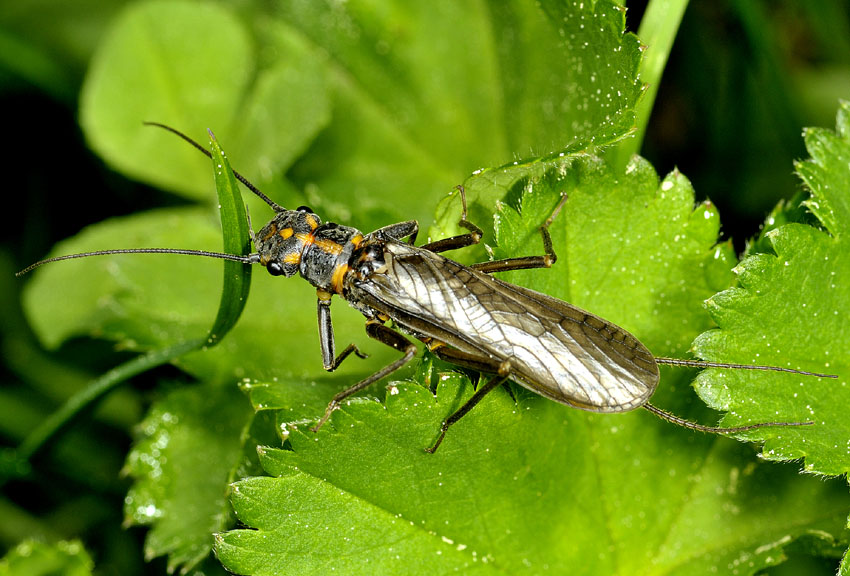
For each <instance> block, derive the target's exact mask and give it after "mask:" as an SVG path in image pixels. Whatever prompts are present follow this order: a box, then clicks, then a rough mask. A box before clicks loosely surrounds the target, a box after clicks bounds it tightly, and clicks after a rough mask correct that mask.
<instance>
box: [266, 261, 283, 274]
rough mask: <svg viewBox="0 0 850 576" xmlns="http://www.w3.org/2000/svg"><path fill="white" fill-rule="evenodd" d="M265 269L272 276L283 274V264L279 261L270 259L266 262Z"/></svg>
mask: <svg viewBox="0 0 850 576" xmlns="http://www.w3.org/2000/svg"><path fill="white" fill-rule="evenodd" d="M266 270H268V271H269V274H271V275H272V276H283V266H282V265H281V263H280V262H277V261H274V260H272V261H271V262H269V263H268V264H266Z"/></svg>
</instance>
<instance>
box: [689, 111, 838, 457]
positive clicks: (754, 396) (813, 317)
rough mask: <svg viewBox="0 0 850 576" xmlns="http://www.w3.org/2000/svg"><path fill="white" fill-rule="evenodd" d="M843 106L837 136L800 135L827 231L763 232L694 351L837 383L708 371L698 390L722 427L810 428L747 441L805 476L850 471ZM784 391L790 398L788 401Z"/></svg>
mask: <svg viewBox="0 0 850 576" xmlns="http://www.w3.org/2000/svg"><path fill="white" fill-rule="evenodd" d="M847 114H848V105H847V104H846V103H845V104H842V108H841V110H840V112H839V115H838V130H837V132H829V131H826V130H821V129H809V130H807V131H806V136H805V138H806V146H807V148H808V150H809V153H810V154H811V155H812V158H811V159H810V160H807V161H805V162H800V163H798V164H797V171H798V174H799V175H800V177H801V178H802V179H803V182H804V183H805V184H806V186H807V187H808V188H809V190H810V191H811V194H812V197H811V199H809V200H807V201H806V202H805V205H806V206H807V207H808V208H809V209H810V210H811V211H812V213H813V214H814V215H815V216H816V217H817V218H818V219H819V220H820V222H821V223H822V224H823V225H824V227H825V228H826V230H818V229H816V228H812V227H810V226H805V225H801V224H795V223H790V224H786V225H784V226H780V227H778V228H775V229H772V230H770V231H769V232H768V233H767V234H766V235H765V238H766V240H767V241H768V242H769V243H770V244H769V246H770V249H771V252H770V253H761V254H754V255H752V256H750V257H749V258H747V259H745V260H744V261H743V262H741V265H740V266H739V267H738V269H737V273H738V276H739V283H740V286H739V287H737V288H734V289H731V290H728V291H725V292H721V293H720V294H718V295H717V296H715V297H713V298H712V299H711V300H710V301H709V304H708V309H709V311H710V312H711V314H712V317H713V318H714V320H715V322H716V323H717V324H718V326H719V329H718V330H714V331H711V332H708V333H706V334H704V335H703V336H702V337H701V338H700V339H699V341H698V343H697V352H698V354H699V355H700V356H701V357H704V358H707V359H715V360H716V359H717V358H720V357H722V358H724V361H732V362H736V361H737V362H744V363H756V362H757V363H760V364H769V365H776V366H783V367H791V368H797V369H804V370H811V371H816V372H821V373H827V374H837V375H838V378H837V379H826V378H823V379H819V378H811V377H796V378H793V379H792V381H791V386H790V387H788V386H785V385H784V384H780V382H786V381H787V380H788V378H787V377H785V378H783V377H781V376H779V375H771V374H752V373H744V372H732V373H730V372H721V373H717V372H715V371H708V372H706V373H705V374H704V375H702V376H701V378H700V380H699V385H698V389H699V392H700V395H701V396H702V397H703V398H704V399H705V400H706V402H707V403H708V404H709V405H711V406H715V407H719V408H722V409H724V410H729V411H730V412H732V413H734V414H735V415H739V416H738V417H736V416H735V415H733V414H732V413H730V415H728V416H727V417H726V418H724V421H723V422H724V424H726V425H732V424H733V423H734V422H737V421H739V420H740V419H741V417H745V418H747V419H748V420H749V419H756V420H758V419H762V420H765V419H767V420H776V419H777V418H778V419H781V420H786V419H787V420H790V421H812V422H814V425H813V426H809V427H806V428H798V429H789V430H787V431H783V433H782V434H781V440H780V439H779V438H778V437H777V438H770V437H771V436H774V434H763V433H762V432H764V431H756V432H753V433H752V434H749V435H748V437H751V438H754V439H766V438H768V439H767V441H766V442H765V445H764V450H763V455H764V457H766V458H768V459H787V458H805V462H806V470H807V471H810V472H815V473H820V474H844V473H846V472H847V471H848V470H850V453H848V449H847V442H848V438H850V424H848V421H847V418H846V408H845V407H846V406H848V405H850V390H848V387H847V385H846V381H847V380H848V378H850V376H848V374H850V365H848V363H847V361H846V359H845V357H846V354H845V350H846V349H847V347H848V345H850V331H848V327H847V322H846V319H847V317H848V313H850V309H848V305H847V303H848V302H850V292H848V289H847V286H846V285H845V284H843V283H842V282H841V280H840V278H841V277H842V275H844V274H845V273H846V272H845V269H846V268H847V267H848V266H850V261H848V249H847V247H846V246H845V244H846V240H845V236H846V235H847V234H846V231H847V229H848V225H850V210H848V206H850V201H848V198H850V173H848V170H847V166H848V162H850V130H848V129H847ZM779 386H782V387H783V388H784V389H785V390H787V393H786V394H784V395H776V396H774V395H772V394H771V396H770V397H769V398H766V397H765V396H764V395H763V394H762V391H763V390H765V389H766V388H767V389H770V390H771V391H773V390H776V389H777V388H778V387H779ZM789 394H790V396H789Z"/></svg>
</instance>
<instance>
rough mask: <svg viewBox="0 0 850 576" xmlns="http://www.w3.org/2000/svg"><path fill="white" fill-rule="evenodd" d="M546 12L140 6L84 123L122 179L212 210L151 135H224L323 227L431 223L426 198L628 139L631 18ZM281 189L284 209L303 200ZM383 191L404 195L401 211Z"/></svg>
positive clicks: (86, 102)
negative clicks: (329, 221) (476, 178)
mask: <svg viewBox="0 0 850 576" xmlns="http://www.w3.org/2000/svg"><path fill="white" fill-rule="evenodd" d="M543 8H544V10H543V11H541V10H540V9H539V8H537V7H535V6H534V5H533V4H530V3H527V2H511V3H508V4H505V3H493V4H492V5H487V6H478V7H473V6H471V5H457V4H454V3H440V4H436V5H435V4H429V5H427V6H416V5H411V4H410V3H403V2H397V1H395V2H388V3H386V4H385V5H384V8H383V9H382V10H374V9H373V7H372V6H371V5H367V4H364V3H361V2H348V3H345V4H333V3H316V2H305V1H303V0H302V1H298V2H288V3H284V4H279V5H274V6H273V7H271V8H270V12H269V13H264V14H263V15H262V17H261V18H258V19H255V18H253V14H252V15H249V14H248V13H238V12H235V11H232V10H227V9H225V8H223V7H221V6H219V5H215V4H197V3H190V2H161V1H155V2H142V3H137V4H134V5H132V6H131V7H130V8H128V9H127V10H126V11H125V13H124V14H123V15H122V17H121V18H120V19H118V21H117V22H116V24H115V26H114V28H113V29H112V30H111V32H110V34H109V36H108V38H107V39H106V40H105V41H104V42H103V43H102V45H101V46H100V48H99V49H98V52H97V54H96V56H95V59H94V62H93V65H92V67H91V71H90V73H89V74H88V76H87V78H86V83H85V87H84V92H83V102H82V122H83V126H84V127H85V129H86V133H87V136H88V138H89V140H90V141H91V143H92V145H93V147H94V148H95V149H96V150H97V151H98V152H99V153H100V154H101V155H103V156H104V158H106V159H107V160H108V161H109V162H110V163H111V164H113V165H114V166H116V167H118V168H119V169H121V170H122V171H123V172H125V173H127V174H129V175H132V176H133V177H135V178H138V179H140V180H143V181H146V182H151V183H154V184H156V185H158V186H163V187H167V188H169V189H172V190H175V191H178V192H180V193H182V194H187V195H189V196H191V197H193V198H204V197H205V192H204V188H203V187H201V183H202V182H204V180H203V179H202V178H200V176H201V169H200V166H201V164H200V159H199V158H193V157H192V156H193V152H192V151H191V150H188V149H186V148H185V147H183V146H181V144H180V143H178V142H174V143H165V144H163V143H162V141H161V140H160V138H159V136H158V135H156V134H152V133H150V131H145V130H142V129H141V128H140V123H141V121H143V120H155V121H160V122H164V123H167V124H170V125H174V126H176V127H178V128H180V129H181V130H184V131H186V132H187V133H189V134H197V133H199V132H200V131H201V130H202V129H204V128H207V127H211V128H214V129H215V131H216V133H217V134H218V135H219V137H220V138H221V139H222V141H226V142H228V143H229V144H228V149H229V151H230V154H231V155H232V156H233V157H234V158H239V159H240V171H242V172H243V173H245V174H246V175H247V176H249V177H250V178H251V179H252V180H254V181H255V183H257V184H259V185H260V186H261V187H263V188H268V189H270V190H272V191H273V193H274V194H277V195H280V188H281V184H280V183H279V182H278V180H279V178H280V176H281V174H282V173H283V172H285V171H287V170H288V176H289V178H290V180H291V182H292V183H293V184H295V186H296V187H297V188H298V189H302V190H304V191H305V192H306V193H307V198H308V200H309V201H310V203H311V204H313V207H314V208H316V209H318V210H319V211H320V212H323V213H330V214H332V215H334V216H335V217H339V218H342V219H344V220H349V219H353V218H357V219H358V220H357V222H358V223H360V224H361V225H363V226H364V227H366V226H377V225H378V224H386V223H388V222H389V221H390V220H400V219H402V218H410V217H415V218H418V219H423V220H424V221H427V219H430V217H431V209H430V208H428V207H427V206H428V204H427V203H423V202H421V198H423V197H431V198H433V197H435V195H438V194H440V193H441V192H443V191H445V190H448V189H450V188H451V186H453V185H454V184H457V182H459V181H460V180H461V179H462V177H463V175H464V174H468V173H469V172H471V171H472V170H474V169H475V168H478V167H479V166H482V165H489V164H493V163H496V162H502V161H504V159H505V158H510V157H511V155H512V154H516V153H520V154H524V155H530V154H533V155H541V154H548V153H556V152H558V151H560V150H563V149H565V148H569V147H587V146H589V145H598V146H601V145H604V144H606V143H608V142H610V141H612V140H616V139H618V138H621V137H622V136H623V135H624V134H626V133H627V132H628V131H629V130H630V128H631V126H632V123H633V120H634V114H633V109H634V106H635V104H636V101H637V99H638V97H639V95H640V92H641V85H640V83H639V82H638V81H637V68H638V65H639V61H640V50H639V42H638V41H637V38H636V37H634V36H633V35H631V34H624V26H625V16H624V12H623V10H622V9H620V8H619V7H617V6H616V5H615V4H613V3H611V2H609V1H601V2H597V3H596V4H595V5H591V3H586V4H579V3H575V4H570V5H568V6H560V5H559V4H556V3H545V4H544V6H543ZM447 39H450V40H447ZM600 54H604V55H605V60H604V61H601V60H599V55H600ZM532 62H533V63H534V66H530V65H529V64H530V63H532ZM494 87H497V90H495V91H494ZM284 188H285V189H286V190H287V196H286V197H283V198H280V201H281V203H282V204H284V205H289V204H292V203H294V202H300V200H297V199H296V200H295V201H294V202H293V201H292V198H291V196H292V193H293V192H292V187H291V186H290V187H289V188H286V186H284ZM387 190H391V191H392V190H394V191H398V194H397V195H396V196H395V197H394V198H393V202H391V203H388V202H387V194H386V191H387ZM353 198H356V199H357V207H358V213H357V214H356V215H355V214H352V213H351V208H352V202H351V200H352V199H353ZM296 205H297V204H296Z"/></svg>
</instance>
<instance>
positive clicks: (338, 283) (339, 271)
mask: <svg viewBox="0 0 850 576" xmlns="http://www.w3.org/2000/svg"><path fill="white" fill-rule="evenodd" d="M346 273H348V264H340V265H339V266H337V267H336V268H334V273H333V276H331V288H333V291H334V292H336V293H337V294H339V295H340V296H341V295H342V281H343V280H344V279H345V275H346Z"/></svg>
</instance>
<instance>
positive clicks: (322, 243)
mask: <svg viewBox="0 0 850 576" xmlns="http://www.w3.org/2000/svg"><path fill="white" fill-rule="evenodd" d="M314 243H315V245H316V246H317V247H318V248H319V249H320V250H321V251H322V252H325V253H327V254H333V255H334V256H339V255H340V254H341V253H342V244H339V243H337V242H334V241H333V240H327V239H320V240H316V241H315V242H314Z"/></svg>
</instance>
